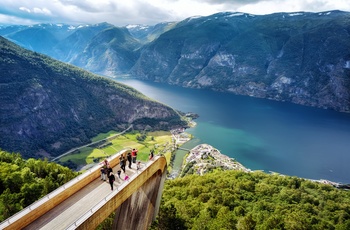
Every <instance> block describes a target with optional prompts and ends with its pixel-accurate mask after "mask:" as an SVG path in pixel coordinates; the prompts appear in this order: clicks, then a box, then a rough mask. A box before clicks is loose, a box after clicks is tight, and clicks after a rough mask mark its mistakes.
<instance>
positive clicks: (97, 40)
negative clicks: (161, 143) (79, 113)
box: [0, 11, 350, 112]
mask: <svg viewBox="0 0 350 230" xmlns="http://www.w3.org/2000/svg"><path fill="white" fill-rule="evenodd" d="M56 27H57V28H56ZM33 28H35V29H36V31H37V33H34V32H33V30H34V29H33ZM33 28H32V29H30V28H28V26H18V27H15V26H12V27H1V28H0V34H5V35H4V36H6V38H9V39H11V40H12V41H14V42H16V43H17V44H20V45H22V46H24V47H28V48H30V49H33V50H35V51H36V52H41V53H44V54H47V55H49V56H51V57H53V58H56V59H58V60H61V61H64V62H68V63H71V64H74V65H76V66H78V67H81V68H84V69H86V70H89V71H92V72H94V73H98V74H102V75H105V76H109V77H114V76H116V75H120V74H128V75H130V76H133V77H136V78H140V79H145V80H151V81H157V82H163V83H168V84H175V85H179V86H183V87H191V88H200V89H203V88H205V89H211V90H216V91H222V92H230V93H234V94H238V95H248V96H253V97H259V98H266V99H272V100H278V101H288V102H293V103H297V104H301V105H307V106H315V107H320V108H328V109H333V110H336V111H341V112H350V79H349V75H350V43H349V42H348V41H349V40H350V29H349V28H350V13H349V12H342V11H328V12H320V13H309V12H294V13H275V14H269V15H252V14H245V13H239V12H222V13H217V14H214V15H210V16H206V17H191V18H187V19H185V20H183V21H180V22H172V23H160V24H157V25H154V26H146V25H128V26H126V27H124V28H120V27H115V26H113V25H110V24H108V23H101V24H97V25H85V26H78V27H72V26H67V25H65V26H62V25H61V28H62V29H61V30H60V29H59V27H58V26H53V25H52V26H51V27H50V26H48V25H37V26H33ZM43 28H44V29H43ZM54 28H56V29H54ZM64 28H66V29H64ZM69 28H70V29H69ZM23 31H26V33H25V35H24V34H23V33H24V32H23ZM38 34H40V37H37V36H38ZM31 36H33V38H32V37H31ZM37 41H40V43H38V42H37ZM40 44H42V45H40Z"/></svg>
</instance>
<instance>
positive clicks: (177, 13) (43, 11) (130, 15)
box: [0, 0, 350, 26]
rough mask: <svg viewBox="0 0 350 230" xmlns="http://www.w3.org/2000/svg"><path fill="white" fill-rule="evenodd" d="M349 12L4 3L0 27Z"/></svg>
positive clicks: (163, 1)
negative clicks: (220, 14) (226, 13)
mask: <svg viewBox="0 0 350 230" xmlns="http://www.w3.org/2000/svg"><path fill="white" fill-rule="evenodd" d="M329 10H343V11H350V4H349V2H348V0H264V1H262V0H1V2H0V24H17V25H18V24H21V25H29V24H37V23H67V24H82V23H86V24H95V23H100V22H108V23H111V24H114V25H116V26H125V25H128V24H147V25H153V24H156V23H159V22H164V21H180V20H183V19H185V18H188V17H191V16H206V15H210V14H214V13H217V12H222V11H233V12H244V13H251V14H269V13H274V12H297V11H308V12H323V11H329Z"/></svg>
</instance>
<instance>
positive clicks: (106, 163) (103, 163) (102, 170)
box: [100, 159, 109, 181]
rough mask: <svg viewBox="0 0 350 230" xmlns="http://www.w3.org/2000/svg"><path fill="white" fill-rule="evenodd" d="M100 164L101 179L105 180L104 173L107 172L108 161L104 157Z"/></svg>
mask: <svg viewBox="0 0 350 230" xmlns="http://www.w3.org/2000/svg"><path fill="white" fill-rule="evenodd" d="M100 164H102V167H101V180H104V181H106V174H107V168H108V167H109V162H108V160H107V159H104V161H102V162H101V163H100Z"/></svg>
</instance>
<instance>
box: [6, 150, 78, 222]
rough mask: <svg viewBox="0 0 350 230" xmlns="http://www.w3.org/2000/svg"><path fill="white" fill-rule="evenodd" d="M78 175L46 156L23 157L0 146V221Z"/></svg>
mask: <svg viewBox="0 0 350 230" xmlns="http://www.w3.org/2000/svg"><path fill="white" fill-rule="evenodd" d="M77 175H78V173H77V172H73V171H72V170H70V169H69V168H67V167H63V166H61V165H59V164H56V163H53V162H49V161H48V160H47V159H45V160H38V159H33V158H30V159H27V160H25V159H23V158H22V156H21V155H20V154H18V153H8V152H6V151H3V150H1V149H0V222H1V221H4V220H5V219H7V218H8V217H10V216H12V215H13V214H15V213H17V212H18V211H20V210H22V209H23V208H25V207H27V206H28V205H31V204H32V203H34V202H35V201H37V200H38V199H40V198H41V197H43V196H45V195H46V194H48V193H50V192H52V191H53V190H55V189H56V188H58V187H60V186H61V185H63V184H65V183H67V182H68V181H70V180H71V179H73V178H74V177H76V176H77Z"/></svg>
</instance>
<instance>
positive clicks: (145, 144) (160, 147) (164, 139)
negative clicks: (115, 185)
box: [59, 131, 173, 166]
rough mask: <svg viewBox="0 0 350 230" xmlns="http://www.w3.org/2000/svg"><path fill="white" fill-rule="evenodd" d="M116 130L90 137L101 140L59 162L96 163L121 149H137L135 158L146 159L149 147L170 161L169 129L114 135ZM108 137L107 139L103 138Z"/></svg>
mask: <svg viewBox="0 0 350 230" xmlns="http://www.w3.org/2000/svg"><path fill="white" fill-rule="evenodd" d="M116 134H117V132H115V131H109V132H108V133H101V134H99V135H98V136H96V137H94V138H92V139H91V142H96V141H101V142H100V143H99V144H98V145H95V146H94V147H91V146H90V147H84V148H81V149H78V150H76V151H75V152H73V153H71V154H69V155H66V156H63V157H62V158H60V159H59V162H60V163H61V164H66V163H68V162H70V163H71V164H72V163H73V164H75V165H77V166H84V165H87V164H92V163H98V162H100V161H102V160H103V159H104V158H106V157H109V156H111V155H113V154H116V153H118V152H119V151H121V150H123V149H133V148H136V149H138V154H137V160H140V161H147V160H148V157H149V153H150V151H151V149H153V150H154V154H163V155H164V156H165V157H166V158H167V161H168V163H169V162H170V157H171V150H172V147H173V144H172V136H171V133H170V132H169V131H156V132H148V133H145V134H141V133H140V132H138V131H132V132H129V133H124V134H122V135H116ZM106 138H109V139H108V140H105V139H106Z"/></svg>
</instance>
